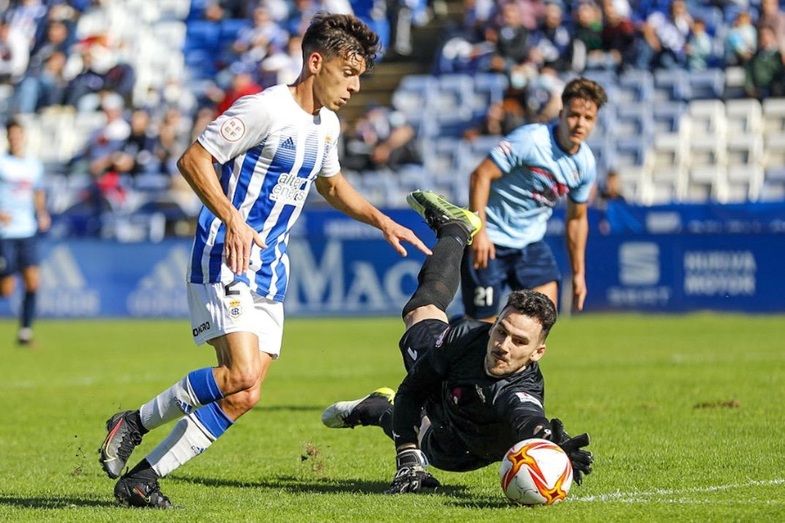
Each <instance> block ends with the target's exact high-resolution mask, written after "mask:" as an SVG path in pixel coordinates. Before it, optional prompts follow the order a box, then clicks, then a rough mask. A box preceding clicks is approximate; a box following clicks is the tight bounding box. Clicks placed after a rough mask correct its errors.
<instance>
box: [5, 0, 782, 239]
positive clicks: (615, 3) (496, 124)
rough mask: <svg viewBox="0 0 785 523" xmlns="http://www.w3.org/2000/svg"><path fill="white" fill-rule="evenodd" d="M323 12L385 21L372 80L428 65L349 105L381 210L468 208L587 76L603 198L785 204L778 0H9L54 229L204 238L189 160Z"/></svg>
mask: <svg viewBox="0 0 785 523" xmlns="http://www.w3.org/2000/svg"><path fill="white" fill-rule="evenodd" d="M320 10H324V11H330V12H343V13H354V14H355V15H357V16H359V17H360V18H362V19H363V20H365V21H366V22H367V23H368V24H369V25H371V26H372V27H373V28H374V29H375V30H376V31H377V32H378V33H379V34H380V36H381V39H382V43H383V45H384V53H383V56H382V57H381V59H380V63H379V64H378V65H377V71H373V72H371V73H370V75H369V78H368V80H367V83H371V82H373V80H374V78H375V75H382V74H383V73H384V70H385V67H386V66H390V65H391V64H407V63H408V64H415V65H416V66H417V67H415V68H412V69H411V70H415V71H417V73H418V74H406V75H400V76H398V77H396V82H395V84H394V85H392V86H391V87H390V88H389V91H390V92H389V93H387V97H386V98H385V97H384V96H382V97H381V98H380V100H381V101H379V100H371V101H369V100H368V99H362V98H359V97H358V99H357V100H353V101H352V104H354V105H355V107H353V109H354V112H352V113H351V114H349V115H348V116H347V117H345V118H344V119H343V125H344V130H343V135H342V146H341V147H342V154H343V158H342V164H343V166H344V172H345V174H346V175H347V176H348V177H350V179H351V180H352V181H353V182H354V183H355V184H356V185H357V186H358V188H359V190H360V191H362V192H363V193H364V194H366V195H367V196H368V197H369V198H370V199H371V200H372V201H373V202H374V203H376V204H377V205H381V206H385V207H396V206H403V204H404V198H403V195H404V194H405V193H406V192H408V191H410V190H413V189H415V188H419V187H430V188H433V189H436V190H439V191H441V192H443V193H445V194H447V195H449V196H450V197H451V198H453V199H455V200H457V201H460V202H463V203H465V202H466V199H467V195H468V174H469V172H470V171H471V170H472V168H473V167H474V166H475V165H476V164H477V163H478V162H479V161H480V159H481V158H482V157H483V156H484V155H485V154H487V152H488V151H489V150H490V148H491V147H493V146H494V145H495V143H496V142H497V140H498V139H499V137H500V136H501V135H504V134H506V133H508V132H509V131H511V130H512V129H514V128H515V127H517V126H519V125H522V124H524V123H527V122H542V121H548V120H550V119H552V118H553V117H554V116H556V115H557V114H558V111H559V109H560V107H561V106H560V100H559V95H560V91H561V88H562V87H563V85H564V84H565V83H566V82H567V81H569V79H570V78H572V77H574V76H576V75H585V76H589V77H591V78H593V79H595V80H598V81H600V82H601V83H602V84H603V85H604V86H605V87H606V89H607V90H608V92H609V95H610V100H611V103H610V104H609V106H608V107H607V108H605V109H603V111H602V113H601V118H600V121H599V122H598V126H597V129H596V131H595V133H594V135H593V136H592V138H591V140H590V141H589V144H590V146H591V147H592V150H593V151H594V152H595V155H596V156H597V158H598V165H599V168H600V181H599V184H598V191H597V196H596V202H597V204H598V205H602V204H603V202H604V201H606V200H608V199H625V200H626V201H627V202H629V203H631V204H641V205H652V204H658V203H678V202H707V201H716V202H720V203H732V202H750V201H762V200H785V99H782V98H780V97H782V96H785V65H784V63H783V52H785V13H784V12H783V10H782V7H781V6H780V5H779V4H778V3H777V0H758V1H756V0H751V1H748V0H738V1H734V0H716V1H711V2H707V1H698V0H693V1H688V2H685V1H684V0H640V1H635V0H602V1H601V2H600V3H596V2H594V1H593V0H580V1H569V2H562V1H560V0H545V1H543V0H513V1H494V0H465V1H464V2H463V3H461V2H456V1H454V0H324V1H320V0H262V1H259V2H253V1H240V0H224V1H221V0H194V1H192V2H189V1H188V0H161V1H155V2H153V1H146V0H70V1H64V0H48V1H46V0H0V13H2V16H1V17H0V119H2V120H8V119H9V118H12V117H14V118H16V119H19V120H21V121H22V122H23V123H24V125H25V127H26V128H27V136H28V150H29V152H31V153H33V154H35V155H37V156H38V157H39V158H40V159H41V160H42V161H44V162H45V165H46V188H47V194H48V205H49V207H50V210H51V213H52V216H53V218H54V226H53V229H52V231H51V233H50V234H51V235H53V236H56V237H69V236H97V237H103V238H116V239H120V240H123V241H134V240H153V241H155V240H159V239H161V238H164V237H166V236H168V235H188V234H190V233H191V231H192V223H193V218H194V217H195V215H196V213H197V212H198V209H199V202H198V201H197V200H196V198H195V196H194V195H193V193H192V192H191V190H190V188H189V187H188V186H187V184H186V183H185V182H184V181H183V180H182V178H181V177H180V176H179V175H178V173H177V169H176V166H175V162H176V160H177V158H178V157H179V155H180V154H181V153H182V151H183V150H184V149H185V148H186V147H187V145H188V144H189V143H190V142H191V141H192V140H194V138H195V137H196V136H197V135H198V134H199V133H200V132H201V130H202V129H203V128H204V126H205V125H206V124H207V123H208V122H210V121H211V120H212V119H213V118H215V116H216V115H218V114H220V113H221V112H222V111H224V110H225V109H226V108H227V107H229V106H230V105H231V103H232V102H234V101H235V100H236V99H237V98H239V97H241V96H244V95H247V94H252V93H256V92H260V91H262V90H263V89H264V88H266V87H268V86H270V85H274V84H277V83H287V82H291V81H292V80H294V79H295V78H296V76H297V74H298V72H299V70H300V66H301V63H302V58H301V55H300V35H301V34H302V32H303V31H304V29H305V27H307V24H308V22H309V20H310V18H311V16H312V15H313V14H314V13H316V12H318V11H320ZM427 28H430V29H431V31H433V28H437V29H436V30H437V32H438V38H437V39H436V40H434V41H435V45H433V47H432V48H430V47H429V48H428V49H422V46H421V45H420V44H419V42H420V41H419V40H418V37H417V35H418V34H420V33H421V32H422V31H424V30H426V29H427ZM418 46H419V47H418ZM396 70H397V69H396ZM388 73H389V71H388ZM356 104H361V106H360V107H358V106H357V105H356ZM4 141H5V140H4V138H2V137H0V144H2V145H4ZM317 199H318V197H317Z"/></svg>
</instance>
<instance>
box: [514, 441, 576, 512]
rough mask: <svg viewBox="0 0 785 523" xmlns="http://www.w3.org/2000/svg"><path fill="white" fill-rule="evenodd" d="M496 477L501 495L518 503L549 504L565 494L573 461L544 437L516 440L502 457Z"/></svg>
mask: <svg viewBox="0 0 785 523" xmlns="http://www.w3.org/2000/svg"><path fill="white" fill-rule="evenodd" d="M499 478H500V479H501V483H502V490H503V491H504V494H505V495H506V496H507V497H508V498H509V499H510V501H512V502H514V503H518V504H520V505H552V504H554V503H558V502H560V501H562V500H563V499H564V498H566V497H567V493H568V492H569V491H570V487H571V486H572V464H571V463H570V458H569V457H567V454H565V453H564V451H563V450H562V449H561V447H559V446H558V445H556V444H555V443H552V442H550V441H548V440H547V439H539V438H532V439H527V440H523V441H521V442H519V443H516V444H515V445H514V446H513V447H512V448H511V449H510V450H508V451H507V453H506V454H505V455H504V458H503V459H502V466H501V468H500V469H499Z"/></svg>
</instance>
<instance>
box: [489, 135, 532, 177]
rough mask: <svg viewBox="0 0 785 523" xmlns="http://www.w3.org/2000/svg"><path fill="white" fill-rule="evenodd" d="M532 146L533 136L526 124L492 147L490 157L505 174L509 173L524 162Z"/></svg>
mask: <svg viewBox="0 0 785 523" xmlns="http://www.w3.org/2000/svg"><path fill="white" fill-rule="evenodd" d="M530 148H531V136H530V132H529V131H528V129H526V126H524V127H519V128H518V129H516V130H514V131H513V132H511V133H510V134H508V135H507V136H505V137H504V138H503V139H502V140H501V141H500V142H499V143H498V145H496V147H494V148H493V149H491V152H490V153H489V154H488V157H489V158H490V159H491V160H492V161H493V163H495V164H496V166H497V167H498V168H499V170H500V171H501V172H502V173H503V174H507V173H509V172H510V171H512V170H513V169H515V168H516V167H518V166H519V165H521V164H522V163H524V162H523V159H524V158H526V156H527V155H528V154H529V151H530Z"/></svg>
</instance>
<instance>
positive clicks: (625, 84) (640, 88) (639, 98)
mask: <svg viewBox="0 0 785 523" xmlns="http://www.w3.org/2000/svg"><path fill="white" fill-rule="evenodd" d="M653 98H654V79H653V77H652V75H651V73H650V72H649V71H646V70H629V71H627V72H626V73H624V74H623V75H622V76H620V77H619V81H618V82H617V83H616V85H615V89H614V102H616V103H617V104H620V105H626V104H630V103H641V102H649V101H651V100H652V99H653Z"/></svg>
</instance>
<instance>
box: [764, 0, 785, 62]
mask: <svg viewBox="0 0 785 523" xmlns="http://www.w3.org/2000/svg"><path fill="white" fill-rule="evenodd" d="M758 27H759V28H760V27H768V28H769V29H770V30H771V31H772V32H773V33H774V39H775V40H776V41H777V47H778V48H779V50H780V51H781V52H784V53H785V13H784V12H782V10H781V9H780V6H779V3H778V2H777V0H761V3H760V16H759V17H758Z"/></svg>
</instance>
